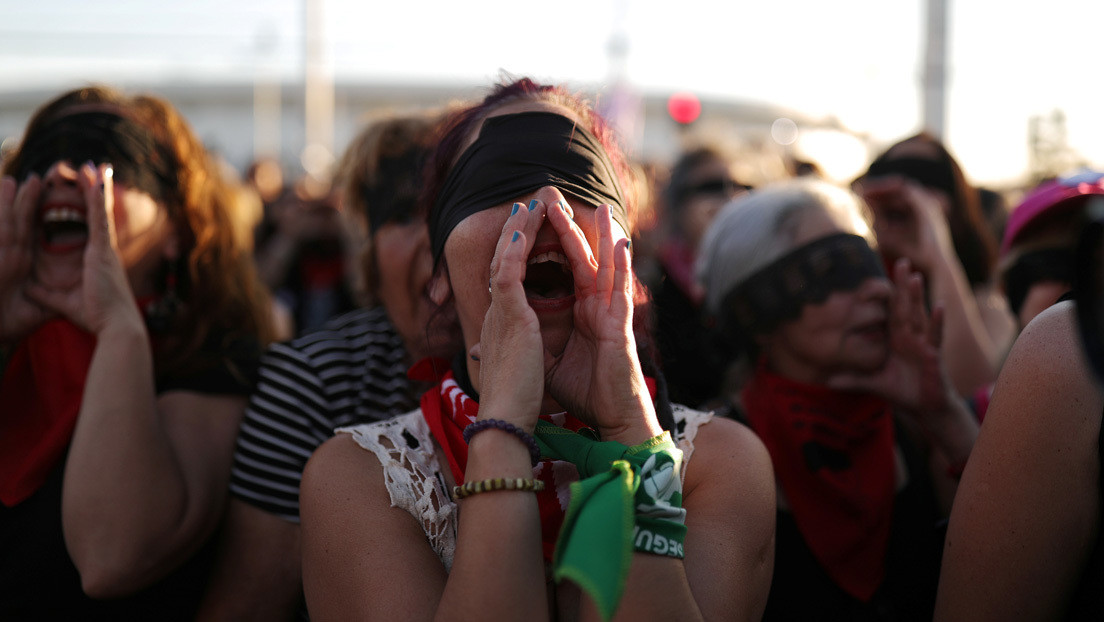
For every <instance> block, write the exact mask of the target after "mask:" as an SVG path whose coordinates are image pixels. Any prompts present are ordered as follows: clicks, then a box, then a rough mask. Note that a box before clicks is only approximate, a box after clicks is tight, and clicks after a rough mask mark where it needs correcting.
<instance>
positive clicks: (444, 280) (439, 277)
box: [429, 261, 452, 307]
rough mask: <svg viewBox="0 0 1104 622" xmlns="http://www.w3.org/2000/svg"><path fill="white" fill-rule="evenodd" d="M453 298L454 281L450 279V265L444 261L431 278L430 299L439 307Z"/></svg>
mask: <svg viewBox="0 0 1104 622" xmlns="http://www.w3.org/2000/svg"><path fill="white" fill-rule="evenodd" d="M449 298H452V283H451V282H450V281H449V271H448V266H447V265H445V262H444V261H442V262H441V263H440V264H439V265H438V266H437V269H436V270H434V271H433V277H432V278H430V279H429V299H430V300H432V301H433V304H435V305H437V306H438V307H440V306H443V305H444V304H445V303H446V302H448V300H449Z"/></svg>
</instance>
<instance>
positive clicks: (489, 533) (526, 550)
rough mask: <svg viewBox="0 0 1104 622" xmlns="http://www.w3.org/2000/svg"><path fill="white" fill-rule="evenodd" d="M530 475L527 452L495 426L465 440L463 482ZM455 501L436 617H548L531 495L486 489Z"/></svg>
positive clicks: (537, 516)
mask: <svg viewBox="0 0 1104 622" xmlns="http://www.w3.org/2000/svg"><path fill="white" fill-rule="evenodd" d="M532 476H533V470H532V465H531V462H530V457H529V451H528V449H527V448H526V447H525V445H524V444H523V443H520V442H518V439H517V438H516V437H514V436H512V435H511V434H509V433H506V432H502V431H500V430H487V431H485V432H480V433H479V434H477V435H475V436H473V437H472V440H471V443H470V446H469V453H468V465H467V470H466V473H465V481H469V482H471V481H481V480H484V479H492V478H499V477H504V478H531V477H532ZM459 504H460V521H459V525H458V527H457V542H456V557H455V561H454V563H453V566H452V571H451V572H450V573H449V577H448V582H447V584H446V586H445V591H444V593H443V594H442V596H441V602H440V606H439V607H438V610H437V619H439V620H441V619H461V620H463V619H486V620H544V619H547V617H548V598H547V594H546V588H545V575H544V563H543V557H542V553H541V534H540V512H539V510H538V508H537V499H536V495H534V494H533V493H531V492H519V491H502V492H486V493H481V494H476V495H473V496H470V497H467V498H465V499H463V500H460V501H459Z"/></svg>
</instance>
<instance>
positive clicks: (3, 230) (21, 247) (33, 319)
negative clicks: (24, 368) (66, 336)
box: [0, 175, 53, 344]
mask: <svg viewBox="0 0 1104 622" xmlns="http://www.w3.org/2000/svg"><path fill="white" fill-rule="evenodd" d="M41 191H42V181H41V180H40V179H39V177H38V175H31V176H30V177H29V178H28V179H27V181H25V182H24V183H23V184H17V183H16V181H15V179H14V178H12V177H6V176H5V177H4V178H3V179H2V180H0V344H2V343H12V342H15V341H18V340H20V339H22V338H23V337H25V336H26V335H28V334H30V333H31V332H32V331H34V329H35V328H37V327H38V326H39V325H40V324H42V323H43V322H45V321H46V320H48V319H50V318H51V317H52V316H53V313H52V312H50V311H48V310H46V309H45V308H43V307H42V306H41V305H39V304H37V303H35V302H34V301H32V300H31V299H30V298H28V297H27V295H26V291H25V288H26V286H27V285H28V284H29V283H30V280H31V266H32V265H33V263H34V214H35V207H36V206H37V204H38V197H39V194H40V193H41Z"/></svg>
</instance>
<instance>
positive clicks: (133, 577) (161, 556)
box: [27, 164, 245, 597]
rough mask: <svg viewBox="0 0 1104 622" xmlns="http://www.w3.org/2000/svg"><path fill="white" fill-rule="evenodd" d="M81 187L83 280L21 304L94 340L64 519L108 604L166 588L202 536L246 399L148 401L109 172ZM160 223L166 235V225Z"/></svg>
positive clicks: (41, 287) (76, 553) (74, 550)
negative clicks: (31, 304) (164, 581)
mask: <svg viewBox="0 0 1104 622" xmlns="http://www.w3.org/2000/svg"><path fill="white" fill-rule="evenodd" d="M77 183H78V187H79V188H80V190H81V192H82V193H83V195H84V198H85V203H86V205H87V207H88V229H89V237H88V244H87V245H86V247H85V250H84V257H83V262H82V267H81V270H82V274H81V278H80V280H79V282H77V283H75V284H70V285H69V286H67V287H60V288H58V287H53V288H51V287H49V286H47V285H45V284H42V283H36V284H34V286H33V287H29V288H28V289H27V294H28V295H29V296H30V297H31V298H32V299H34V300H35V301H36V302H37V303H39V304H41V305H43V306H45V307H47V308H50V309H52V310H53V311H55V312H57V313H59V314H61V315H62V316H64V317H65V318H66V319H68V320H70V321H72V322H73V323H74V324H76V325H78V326H80V327H82V328H84V329H85V330H87V331H88V332H90V333H92V334H94V335H96V339H97V342H96V349H95V351H94V353H93V355H92V362H91V364H90V366H89V370H88V377H87V380H86V383H85V391H84V397H83V399H82V401H81V410H80V414H79V416H78V419H77V425H76V429H75V431H74V433H73V438H72V441H71V444H70V448H69V457H68V460H67V462H66V467H65V479H64V483H63V489H62V506H61V514H62V516H61V518H62V528H63V531H64V535H65V543H66V546H67V547H68V549H69V554H70V556H71V557H72V559H73V562H74V563H75V564H76V566H77V569H78V570H79V571H80V573H81V581H82V584H83V587H84V590H85V591H86V592H87V593H88V594H89V595H91V596H94V597H112V596H121V595H125V594H129V593H131V592H133V591H135V590H137V589H139V588H141V587H145V586H147V585H149V584H150V583H152V582H154V581H156V580H157V579H159V578H161V577H163V576H164V575H165V574H167V573H168V572H169V571H170V570H172V569H173V568H175V567H176V566H177V565H178V564H180V563H181V562H182V561H184V560H185V559H187V558H188V557H189V556H190V555H191V554H192V553H193V552H194V551H195V550H196V549H198V548H199V547H200V546H201V545H202V544H203V542H204V541H205V540H206V539H207V537H208V536H209V535H210V533H211V531H212V530H213V529H214V527H215V524H216V523H217V521H218V519H219V517H220V516H221V513H222V509H223V503H224V502H225V498H226V488H227V481H228V479H229V476H230V460H231V454H232V450H233V445H234V438H235V436H236V435H237V428H238V422H239V420H240V418H241V415H242V412H243V411H244V409H245V399H244V398H238V397H224V396H212V395H204V394H200V393H193V392H186V391H172V392H167V393H165V394H164V395H161V396H155V395H154V374H153V356H152V353H151V352H150V344H149V336H148V335H147V333H146V328H145V323H144V321H143V319H142V316H141V314H140V313H139V311H138V307H137V305H136V304H135V302H134V294H133V292H132V291H131V288H130V283H129V281H128V278H127V274H126V271H125V269H124V267H123V265H122V261H121V260H120V257H119V250H118V245H117V241H116V239H115V226H114V221H113V218H114V197H115V190H114V185H113V183H112V174H111V169H110V167H109V166H107V165H101V166H100V168H99V169H96V168H94V167H93V166H91V165H87V164H86V165H84V166H82V167H81V168H80V170H79V171H78V175H77ZM158 218H159V219H160V220H159V222H160V223H161V224H160V226H161V227H167V226H169V225H167V224H166V222H167V221H166V219H167V218H168V216H167V215H166V214H164V213H163V212H159V216H158ZM162 231H163V230H162Z"/></svg>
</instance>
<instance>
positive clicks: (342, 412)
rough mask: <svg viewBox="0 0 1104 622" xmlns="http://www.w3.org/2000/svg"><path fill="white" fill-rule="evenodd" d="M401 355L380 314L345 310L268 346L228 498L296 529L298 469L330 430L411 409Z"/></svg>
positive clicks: (412, 401)
mask: <svg viewBox="0 0 1104 622" xmlns="http://www.w3.org/2000/svg"><path fill="white" fill-rule="evenodd" d="M405 352H406V351H405V349H404V347H403V343H402V338H400V337H399V335H398V333H396V332H395V329H394V327H393V326H392V325H391V322H390V320H388V318H387V313H386V312H385V311H384V310H383V309H382V308H376V309H361V310H357V311H351V312H349V313H347V314H345V315H342V316H340V317H337V318H335V319H333V320H331V321H330V322H328V323H327V324H326V325H325V326H323V327H322V328H320V329H319V330H317V331H314V332H311V333H308V334H306V335H303V336H301V337H298V338H296V339H294V340H292V341H290V342H286V343H277V344H273V345H272V346H271V347H269V349H268V351H267V352H266V353H265V355H264V358H263V359H262V360H261V370H260V380H259V383H258V384H257V387H256V389H254V391H253V394H252V395H251V396H250V398H249V407H248V409H247V410H246V412H245V418H244V419H243V421H242V425H241V430H240V431H239V433H238V441H237V447H236V448H235V450H234V467H233V470H232V472H231V475H230V490H231V492H232V493H233V494H234V495H235V496H236V497H238V498H239V499H241V500H242V501H245V502H246V503H249V504H250V505H254V506H256V507H258V508H260V509H262V510H264V511H266V512H269V513H271V514H275V515H277V516H279V517H281V518H283V519H285V520H288V521H291V522H295V523H298V522H299V482H300V480H301V479H302V476H303V468H304V467H305V466H306V464H307V460H308V459H309V458H310V456H311V453H313V452H314V450H315V449H316V448H317V447H318V446H319V445H321V444H322V443H323V442H325V441H326V440H327V439H329V438H330V437H331V436H333V431H334V428H338V427H341V426H348V425H357V424H360V423H370V422H372V421H379V420H381V419H387V418H389V417H392V416H395V415H398V414H401V413H404V412H408V411H410V410H413V409H414V408H415V407H416V406H417V404H418V396H417V395H414V394H413V393H414V391H413V389H412V384H411V382H410V381H409V380H408V379H407V377H406V369H407V362H406V361H405V358H404V357H405Z"/></svg>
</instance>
